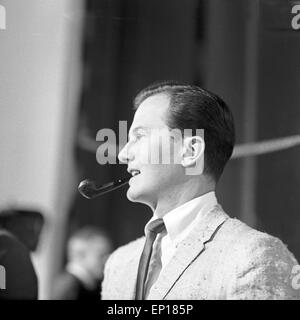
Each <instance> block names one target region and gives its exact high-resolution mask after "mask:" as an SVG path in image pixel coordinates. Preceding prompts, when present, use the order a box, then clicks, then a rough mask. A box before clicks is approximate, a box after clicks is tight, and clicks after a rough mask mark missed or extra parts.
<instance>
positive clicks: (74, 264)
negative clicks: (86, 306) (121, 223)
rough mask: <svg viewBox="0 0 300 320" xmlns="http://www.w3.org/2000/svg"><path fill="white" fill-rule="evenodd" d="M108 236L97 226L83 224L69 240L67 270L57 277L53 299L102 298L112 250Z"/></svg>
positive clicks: (91, 299)
mask: <svg viewBox="0 0 300 320" xmlns="http://www.w3.org/2000/svg"><path fill="white" fill-rule="evenodd" d="M111 246H112V245H111V242H110V239H109V238H108V236H107V235H106V234H105V233H104V232H103V231H102V230H100V229H98V228H95V227H83V228H81V229H79V230H78V231H76V232H75V233H74V234H73V235H72V236H71V238H70V240H69V241H68V246H67V256H68V263H67V266H66V271H65V272H64V273H63V274H62V275H61V276H60V277H59V278H58V279H57V281H56V283H55V285H54V290H53V299H56V300H89V301H98V300H100V292H99V289H100V287H101V282H102V279H103V269H104V264H105V262H106V259H107V257H108V255H109V253H110V252H111Z"/></svg>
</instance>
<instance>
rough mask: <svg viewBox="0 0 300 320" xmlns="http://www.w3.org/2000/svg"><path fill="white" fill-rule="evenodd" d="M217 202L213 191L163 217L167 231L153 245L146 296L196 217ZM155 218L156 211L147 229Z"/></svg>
mask: <svg viewBox="0 0 300 320" xmlns="http://www.w3.org/2000/svg"><path fill="white" fill-rule="evenodd" d="M217 203H218V201H217V198H216V195H215V192H214V191H212V192H209V193H206V194H204V195H202V196H200V197H197V198H194V199H192V200H190V201H188V202H186V203H184V204H183V205H181V206H179V207H177V208H175V209H173V210H171V211H169V212H168V213H167V214H165V215H164V216H163V217H162V219H163V220H164V223H165V226H166V232H164V233H161V234H159V235H158V236H157V239H156V240H155V243H154V246H153V255H152V257H153V258H151V262H150V265H149V270H148V278H147V281H146V297H147V296H148V294H149V292H150V290H151V287H152V286H153V284H154V283H155V281H156V280H157V278H158V276H159V273H160V272H161V271H162V270H163V269H164V267H165V266H166V265H167V263H168V262H169V261H170V259H171V257H172V256H173V255H174V253H175V251H176V248H177V246H178V244H179V243H180V242H181V241H182V240H183V239H184V238H185V237H186V236H187V235H188V234H189V232H190V230H191V228H192V226H193V223H192V222H193V221H194V220H195V218H196V217H197V216H198V215H203V214H204V213H205V212H207V211H209V210H210V209H211V208H212V207H213V206H215V205H217ZM155 219H158V217H157V215H156V214H155V212H154V214H153V217H152V218H151V219H150V220H149V222H148V223H147V224H146V226H145V230H146V228H147V226H148V224H149V223H150V222H151V221H153V220H155Z"/></svg>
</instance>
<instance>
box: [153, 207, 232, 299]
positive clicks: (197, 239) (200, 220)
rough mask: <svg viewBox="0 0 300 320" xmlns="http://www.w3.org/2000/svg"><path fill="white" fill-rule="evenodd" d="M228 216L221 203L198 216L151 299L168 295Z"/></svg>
mask: <svg viewBox="0 0 300 320" xmlns="http://www.w3.org/2000/svg"><path fill="white" fill-rule="evenodd" d="M228 218H229V217H228V215H227V214H226V213H225V212H224V211H223V210H222V207H221V206H220V205H219V204H218V205H216V206H214V207H213V208H211V210H209V211H207V212H206V213H204V214H202V215H199V216H197V218H196V219H195V221H194V222H193V227H192V229H191V232H190V233H189V234H188V236H187V237H186V238H185V239H184V240H182V241H181V242H180V243H179V244H178V246H177V249H176V252H175V254H174V256H173V257H172V258H171V260H170V261H169V262H168V264H167V265H166V267H165V268H164V269H163V270H162V272H161V273H160V275H159V277H158V279H157V282H156V283H155V284H154V286H153V288H152V289H151V291H150V294H149V297H148V298H149V299H155V300H161V299H164V298H165V297H166V295H167V294H168V292H169V291H170V290H171V288H172V287H173V286H174V284H175V283H176V281H177V280H178V279H179V278H180V276H181V275H182V274H183V272H184V271H185V269H186V268H187V267H188V266H189V265H190V264H191V263H192V262H193V260H195V258H196V257H197V256H199V255H200V254H201V253H202V252H203V251H204V250H205V243H206V242H208V241H209V240H210V239H211V238H212V237H213V236H214V234H215V233H216V232H217V231H218V228H219V227H220V226H221V225H222V224H223V223H224V222H225V221H226V220H227V219H228Z"/></svg>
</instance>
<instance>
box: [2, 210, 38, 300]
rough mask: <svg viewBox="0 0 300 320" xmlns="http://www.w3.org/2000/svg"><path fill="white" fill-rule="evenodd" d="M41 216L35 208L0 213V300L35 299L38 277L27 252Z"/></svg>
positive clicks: (35, 237)
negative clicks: (33, 209)
mask: <svg viewBox="0 0 300 320" xmlns="http://www.w3.org/2000/svg"><path fill="white" fill-rule="evenodd" d="M43 223H44V218H43V216H42V215H41V214H40V213H39V212H36V211H26V210H14V209H11V210H3V211H1V212H0V266H1V271H2V274H1V281H2V282H3V283H0V300H37V299H38V279H37V275H36V272H35V269H34V266H33V264H32V260H31V257H30V252H33V251H35V250H36V248H37V245H38V241H39V236H40V233H41V230H42V227H43Z"/></svg>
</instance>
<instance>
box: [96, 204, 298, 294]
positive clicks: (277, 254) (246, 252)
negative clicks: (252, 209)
mask: <svg viewBox="0 0 300 320" xmlns="http://www.w3.org/2000/svg"><path fill="white" fill-rule="evenodd" d="M144 241H145V238H144V237H142V238H139V239H137V240H135V241H133V242H131V243H129V244H127V245H125V246H123V247H120V248H118V249H117V250H116V251H115V252H114V253H113V254H112V255H111V256H110V258H109V259H108V261H107V263H106V266H105V276H104V281H103V285H102V299H104V300H109V299H115V300H123V299H128V300H130V299H134V295H135V284H136V277H137V270H138V263H139V259H140V255H141V252H142V250H143V246H144ZM294 265H297V261H296V259H295V258H294V256H293V255H292V254H291V253H290V252H289V251H288V250H287V248H286V246H285V245H284V244H283V243H282V242H281V241H280V240H279V239H277V238H275V237H272V236H270V235H268V234H266V233H262V232H259V231H256V230H254V229H252V228H250V227H248V226H247V225H245V224H244V223H242V222H241V221H239V220H237V219H231V218H229V217H228V215H227V214H226V213H225V212H224V211H223V210H222V208H221V206H219V205H217V206H215V207H214V208H213V209H212V210H211V211H209V212H207V213H206V214H205V215H203V216H201V217H200V216H199V215H198V217H197V218H196V220H195V221H194V222H193V228H192V231H191V232H190V234H189V235H188V237H186V239H185V240H183V241H182V242H181V243H180V245H179V246H178V248H177V251H176V254H175V255H174V256H173V257H172V258H171V260H170V262H169V263H168V264H167V265H166V267H165V268H164V269H163V270H162V272H161V273H160V275H159V278H158V279H157V282H156V283H155V284H154V285H153V287H152V289H151V291H150V293H149V296H148V299H150V300H152V299H155V300H161V299H172V300H177V299H180V300H185V299H197V300H200V299H299V298H300V292H299V291H300V290H298V291H297V290H294V289H293V288H292V278H293V276H295V275H293V274H292V268H293V266H294Z"/></svg>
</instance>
